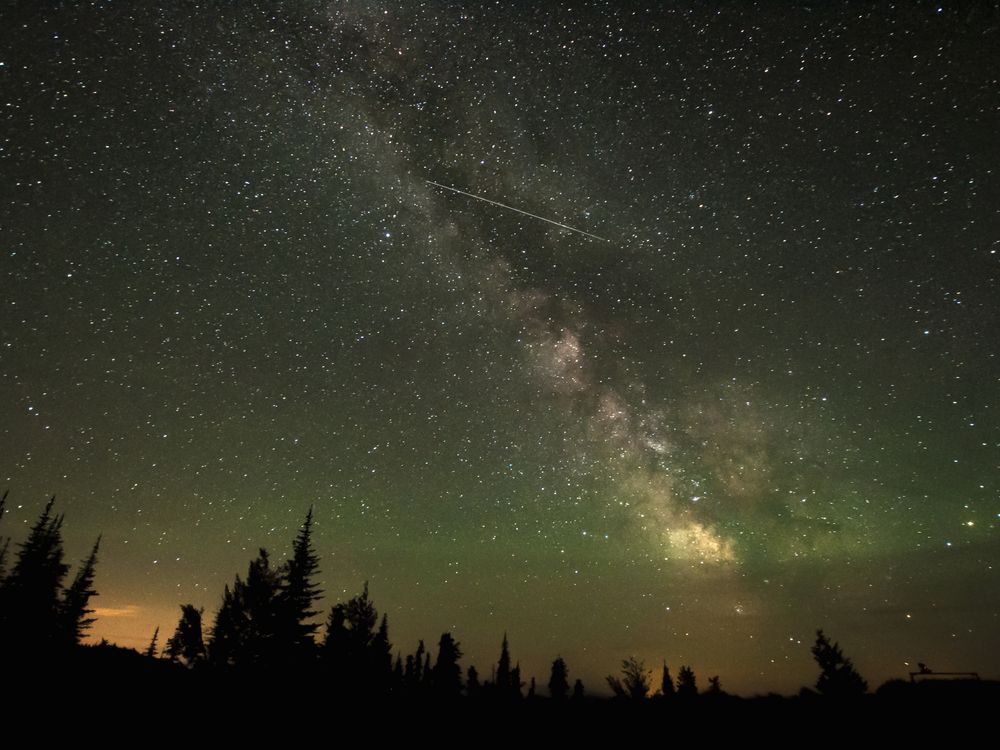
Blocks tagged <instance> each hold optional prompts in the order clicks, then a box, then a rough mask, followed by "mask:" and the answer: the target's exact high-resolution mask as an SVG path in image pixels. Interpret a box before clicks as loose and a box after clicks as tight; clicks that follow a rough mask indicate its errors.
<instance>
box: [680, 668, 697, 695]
mask: <svg viewBox="0 0 1000 750" xmlns="http://www.w3.org/2000/svg"><path fill="white" fill-rule="evenodd" d="M677 695H678V697H681V698H692V697H694V696H696V695H698V683H697V682H696V680H695V677H694V670H693V669H691V667H681V671H680V672H678V673H677Z"/></svg>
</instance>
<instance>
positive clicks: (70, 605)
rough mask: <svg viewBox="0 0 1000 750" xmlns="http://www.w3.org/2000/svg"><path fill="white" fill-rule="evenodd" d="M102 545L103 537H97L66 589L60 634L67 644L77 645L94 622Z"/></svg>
mask: <svg viewBox="0 0 1000 750" xmlns="http://www.w3.org/2000/svg"><path fill="white" fill-rule="evenodd" d="M100 546H101V537H97V541H96V542H94V547H93V549H91V550H90V555H89V556H88V557H87V559H86V560H84V561H83V562H82V563H81V564H80V569H79V570H78V571H77V572H76V577H75V578H74V579H73V583H71V584H70V586H69V588H68V589H66V591H65V593H64V594H63V598H62V605H61V606H60V612H59V619H60V627H59V630H60V636H61V639H62V640H63V642H64V643H65V645H67V646H75V645H77V644H78V643H80V641H81V640H83V636H84V633H86V631H87V630H88V629H89V628H90V626H91V625H93V624H94V618H93V617H88V615H92V614H93V613H94V610H92V609H90V607H89V604H90V599H91V597H94V596H97V591H95V590H94V573H95V567H96V565H97V550H98V548H99V547H100Z"/></svg>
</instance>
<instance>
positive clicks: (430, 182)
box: [426, 180, 611, 242]
mask: <svg viewBox="0 0 1000 750" xmlns="http://www.w3.org/2000/svg"><path fill="white" fill-rule="evenodd" d="M426 182H427V184H428V185H433V186H434V187H439V188H441V189H442V190H450V191H451V192H453V193H458V194H459V195H466V196H468V197H469V198H475V199H476V200H477V201H483V202H484V203H490V204H492V205H494V206H500V208H506V209H509V210H511V211H517V212H518V213H519V214H524V215H525V216H530V217H531V218H532V219H539V220H540V221H546V222H548V223H549V224H554V225H555V226H557V227H562V228H563V229H568V230H569V231H571V232H576V233H577V234H582V235H583V236H584V237H590V238H591V239H592V240H600V241H601V242H611V240H609V239H608V238H607V237H598V236H597V235H596V234H591V233H590V232H584V231H583V230H582V229H577V228H576V227H571V226H569V225H568V224H562V223H560V222H558V221H553V220H552V219H546V218H545V217H544V216H539V215H538V214H533V213H529V212H527V211H522V210H521V209H520V208H514V207H513V206H508V205H507V204H506V203H501V202H500V201H494V200H490V199H489V198H483V197H482V196H481V195H473V194H472V193H467V192H465V191H464V190H459V189H458V188H453V187H448V186H447V185H442V184H441V183H440V182H434V180H427V181H426Z"/></svg>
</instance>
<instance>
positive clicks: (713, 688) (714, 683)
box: [705, 675, 722, 695]
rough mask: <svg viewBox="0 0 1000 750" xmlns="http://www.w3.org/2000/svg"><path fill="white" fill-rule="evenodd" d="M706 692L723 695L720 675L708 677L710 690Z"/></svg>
mask: <svg viewBox="0 0 1000 750" xmlns="http://www.w3.org/2000/svg"><path fill="white" fill-rule="evenodd" d="M705 692H706V693H708V694H709V695H722V683H721V682H719V675H715V676H714V677H709V678H708V690H706V691H705Z"/></svg>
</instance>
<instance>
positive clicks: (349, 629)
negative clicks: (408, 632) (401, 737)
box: [323, 582, 392, 692]
mask: <svg viewBox="0 0 1000 750" xmlns="http://www.w3.org/2000/svg"><path fill="white" fill-rule="evenodd" d="M378 621H379V620H378V611H377V610H376V609H375V605H374V604H373V603H372V601H371V598H370V597H369V594H368V583H367V582H365V587H364V591H363V592H362V593H361V595H359V596H355V597H354V598H352V599H351V600H350V601H348V602H347V603H338V604H335V605H334V606H333V608H332V609H331V610H330V617H329V619H328V621H327V627H326V638H325V640H324V642H323V660H324V663H325V665H326V668H327V669H329V670H330V671H332V672H334V673H335V674H338V675H339V679H338V684H340V685H342V686H343V687H344V688H345V689H346V688H347V686H348V685H353V686H354V687H355V688H357V689H359V690H361V691H363V692H372V691H384V690H387V689H388V688H389V686H390V679H391V676H392V644H391V643H389V625H388V619H387V618H385V617H383V618H382V623H381V625H380V626H379V628H378V630H376V627H375V626H376V624H377V623H378Z"/></svg>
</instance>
